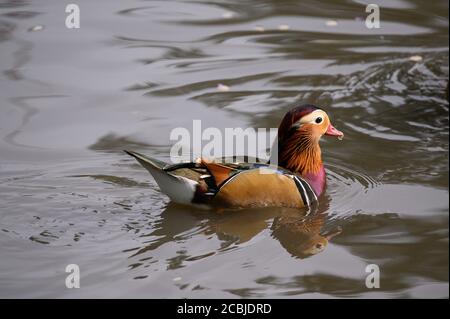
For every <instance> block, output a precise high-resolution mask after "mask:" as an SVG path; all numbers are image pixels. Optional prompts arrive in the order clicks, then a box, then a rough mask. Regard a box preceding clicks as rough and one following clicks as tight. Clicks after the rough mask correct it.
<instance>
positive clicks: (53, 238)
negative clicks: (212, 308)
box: [0, 0, 449, 298]
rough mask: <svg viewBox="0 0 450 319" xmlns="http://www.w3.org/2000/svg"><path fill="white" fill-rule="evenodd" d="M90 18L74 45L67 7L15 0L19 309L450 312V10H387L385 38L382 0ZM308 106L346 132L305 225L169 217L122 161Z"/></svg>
mask: <svg viewBox="0 0 450 319" xmlns="http://www.w3.org/2000/svg"><path fill="white" fill-rule="evenodd" d="M77 3H78V4H79V5H80V9H81V28H80V29H79V30H69V29H66V28H65V27H64V20H65V17H66V14H65V12H64V9H65V4H64V3H62V2H61V1H56V0H54V1H26V0H20V1H12V0H6V1H5V0H0V69H1V76H0V93H1V94H0V229H1V230H2V231H1V232H0V256H1V257H0V296H1V297H7V298H9V297H31V298H34V297H58V298H59V297H64V298H78V297H124V298H128V297H137V298H152V297H188V298H196V297H294V298H298V297H377V298H378V297H382V298H386V297H448V289H449V287H448V262H449V258H448V252H449V245H448V222H449V220H448V215H449V206H448V199H449V195H448V177H449V170H448V167H449V162H448V132H449V124H448V122H449V121H448V102H447V97H446V86H447V83H448V40H449V37H448V1H406V0H396V1H378V2H377V3H378V4H380V6H381V19H382V20H381V28H380V29H372V30H369V29H367V28H366V27H365V26H364V19H365V15H366V13H365V5H364V3H365V1H320V2H314V1H286V0H281V1H278V0H277V1H276V0H272V1H269V0H268V1H256V0H255V1H207V2H206V1H128V2H123V1H118V0H115V1H111V0H108V1H106V0H105V1H95V2H94V1H77ZM327 21H328V23H327ZM329 21H336V22H337V25H336V23H334V22H331V23H330V22H329ZM36 26H37V27H36ZM280 26H281V27H280ZM280 29H281V30H280ZM412 56H420V57H421V58H422V60H420V59H419V60H417V59H415V60H416V61H413V60H414V58H413V59H411V57H412ZM218 84H224V85H227V86H229V87H230V90H229V91H226V92H221V91H218V90H217V89H216V87H217V85H218ZM297 101H302V102H308V103H314V104H318V105H321V106H324V107H325V108H326V109H327V110H328V112H329V113H330V114H331V117H332V120H333V123H334V124H335V126H336V127H337V128H339V129H341V130H342V131H344V132H345V134H346V138H345V139H344V140H343V141H341V142H339V141H334V140H333V141H332V140H325V139H324V140H323V142H322V151H323V155H324V161H325V163H326V167H327V170H328V177H327V181H328V188H327V191H326V194H325V195H324V196H323V198H322V199H321V201H320V203H319V205H318V207H313V208H312V209H311V210H310V211H309V214H308V216H307V217H304V215H305V211H301V212H299V211H291V210H276V209H264V210H251V211H241V212H237V213H232V214H215V213H212V212H204V211H198V210H196V209H189V208H184V207H179V206H176V205H173V204H170V203H169V201H168V199H167V197H166V196H164V195H162V194H161V193H160V192H159V190H158V187H157V186H156V184H155V182H154V180H153V179H152V178H151V177H150V176H149V175H148V174H147V173H146V172H145V171H144V170H143V169H142V168H141V167H140V166H139V165H138V164H136V163H135V162H134V160H133V159H131V158H129V157H127V156H126V155H125V154H123V153H122V152H121V150H122V149H124V148H127V149H132V150H135V151H140V152H143V153H146V154H149V155H153V156H156V157H158V158H160V159H166V160H168V152H169V149H170V146H171V143H172V142H171V141H170V140H169V133H170V131H171V130H172V129H173V128H175V127H180V126H181V127H188V128H189V127H191V126H192V120H193V119H201V120H202V123H203V125H204V126H205V127H207V126H215V127H219V128H221V129H223V128H225V127H255V128H258V127H267V128H269V127H277V126H278V122H279V121H280V119H281V117H282V116H283V114H284V113H285V112H286V111H287V110H288V109H289V108H290V107H291V106H292V103H295V102H297ZM305 229H308V231H305ZM339 231H340V233H339V234H337V235H335V236H334V237H333V238H332V239H331V240H330V242H329V243H328V245H327V246H326V247H325V249H324V250H323V251H322V252H319V253H317V254H315V255H313V256H309V255H308V254H306V255H305V252H307V251H309V250H310V247H307V246H308V245H309V244H310V243H315V242H317V241H322V240H323V237H324V236H326V235H327V234H330V233H333V232H335V233H337V232H339ZM73 263H75V264H78V265H79V266H80V270H81V288H80V289H67V288H65V283H64V282H65V278H66V275H67V273H65V268H66V265H68V264H73ZM373 263H375V264H377V265H379V267H380V271H381V287H380V288H379V289H368V288H366V286H365V277H366V275H367V273H366V272H365V267H366V266H367V265H368V264H373Z"/></svg>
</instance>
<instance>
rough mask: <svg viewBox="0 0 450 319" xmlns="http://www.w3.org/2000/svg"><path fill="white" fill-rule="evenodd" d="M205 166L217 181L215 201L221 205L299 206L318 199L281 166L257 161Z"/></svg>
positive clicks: (299, 179) (297, 178)
mask: <svg viewBox="0 0 450 319" xmlns="http://www.w3.org/2000/svg"><path fill="white" fill-rule="evenodd" d="M219 165H220V166H219ZM206 166H207V168H208V170H209V171H210V172H211V174H212V175H213V176H214V178H215V180H216V182H217V187H218V190H217V193H216V195H215V197H214V203H217V204H218V205H220V206H228V207H265V206H269V207H296V208H300V207H305V206H309V205H310V204H311V203H312V202H314V201H316V200H317V197H316V195H315V193H314V191H313V190H312V188H311V186H310V185H309V184H308V183H307V182H306V181H305V180H304V179H302V178H301V177H299V176H297V175H295V174H293V173H292V172H289V171H287V170H285V169H283V168H280V167H272V166H270V165H268V164H259V163H253V164H249V163H245V164H240V165H239V166H235V165H223V164H215V163H213V164H207V165H206Z"/></svg>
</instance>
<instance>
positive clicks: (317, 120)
mask: <svg viewBox="0 0 450 319" xmlns="http://www.w3.org/2000/svg"><path fill="white" fill-rule="evenodd" d="M322 121H323V119H322V118H321V117H320V116H319V117H318V118H316V123H317V124H320V123H322Z"/></svg>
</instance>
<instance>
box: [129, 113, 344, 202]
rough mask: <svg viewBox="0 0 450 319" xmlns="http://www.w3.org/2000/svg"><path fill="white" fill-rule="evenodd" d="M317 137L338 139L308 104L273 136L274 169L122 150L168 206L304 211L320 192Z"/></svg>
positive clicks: (321, 180)
mask: <svg viewBox="0 0 450 319" xmlns="http://www.w3.org/2000/svg"><path fill="white" fill-rule="evenodd" d="M322 136H332V137H337V138H338V139H340V140H341V139H342V138H343V137H344V133H342V132H341V131H339V130H338V129H336V128H335V127H334V126H333V125H332V124H331V120H330V118H329V116H328V114H327V112H326V111H325V110H324V109H323V108H321V107H318V106H315V105H313V104H302V105H299V106H296V107H293V108H292V109H290V110H289V111H288V112H287V113H286V114H285V115H284V117H283V118H282V120H281V123H280V125H279V127H278V134H277V150H278V161H277V165H275V164H273V163H271V162H270V160H269V161H268V162H261V161H258V160H257V161H255V162H222V161H217V160H214V159H212V160H211V159H206V158H203V157H200V158H198V159H196V160H195V161H193V162H185V163H176V164H170V163H166V162H163V161H160V160H158V159H155V158H152V157H149V156H146V155H143V154H140V153H137V152H134V151H129V150H124V152H125V153H127V154H128V155H130V156H132V157H134V158H135V159H136V160H137V162H138V163H139V164H141V165H142V166H143V167H144V168H145V169H146V170H147V171H148V172H149V173H150V174H151V175H152V176H153V178H154V179H155V181H156V183H157V184H158V186H159V188H160V190H161V192H163V193H165V194H166V195H167V196H168V197H169V198H170V199H171V200H172V201H173V202H175V203H178V204H184V205H193V206H199V207H203V208H220V209H226V208H229V209H239V208H256V207H287V208H304V207H309V206H311V205H312V204H313V203H315V202H317V201H318V198H319V197H320V196H321V194H322V193H323V192H324V190H325V185H326V172H325V168H324V165H323V162H322V154H321V148H320V145H319V142H320V139H321V137H322Z"/></svg>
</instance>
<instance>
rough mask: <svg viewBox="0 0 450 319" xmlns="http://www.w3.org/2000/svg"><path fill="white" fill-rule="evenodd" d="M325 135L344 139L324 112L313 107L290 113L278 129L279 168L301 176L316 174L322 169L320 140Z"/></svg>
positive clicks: (300, 108) (298, 108) (309, 106)
mask: <svg viewBox="0 0 450 319" xmlns="http://www.w3.org/2000/svg"><path fill="white" fill-rule="evenodd" d="M323 135H328V136H335V137H337V138H339V139H342V138H343V137H344V133H342V132H341V131H339V130H337V129H336V128H335V127H334V126H333V125H332V124H331V121H330V118H329V117H328V114H327V113H326V112H325V111H324V110H323V109H321V108H319V107H317V106H315V105H312V104H305V105H301V106H298V107H295V108H293V109H291V110H290V111H289V112H287V113H286V115H285V116H284V118H283V120H282V121H281V124H280V126H279V128H278V156H279V163H280V165H281V166H283V167H286V168H288V169H290V170H292V171H294V172H298V173H301V174H303V173H313V174H314V173H317V172H318V171H319V169H320V167H321V165H322V161H321V153H320V147H319V140H320V138H321V137H322V136H323Z"/></svg>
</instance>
